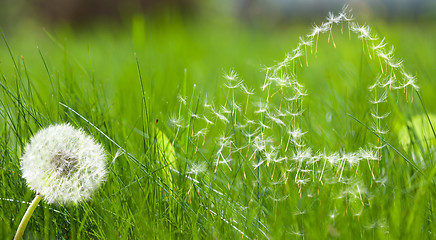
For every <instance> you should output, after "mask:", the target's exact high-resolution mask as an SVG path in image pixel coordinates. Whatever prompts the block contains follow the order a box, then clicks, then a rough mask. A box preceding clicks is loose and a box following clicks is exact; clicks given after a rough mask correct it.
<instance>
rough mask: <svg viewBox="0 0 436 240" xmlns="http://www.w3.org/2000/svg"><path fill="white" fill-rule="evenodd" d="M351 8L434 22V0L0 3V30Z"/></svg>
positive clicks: (305, 16)
mask: <svg viewBox="0 0 436 240" xmlns="http://www.w3.org/2000/svg"><path fill="white" fill-rule="evenodd" d="M344 4H348V5H349V6H350V7H351V8H353V9H359V15H361V16H366V17H377V18H382V19H386V20H407V21H434V20H435V19H436V14H435V13H436V1H433V0H351V1H347V0H268V1H267V0H222V1H211V0H206V1H202V0H123V1H121V0H1V1H0V25H1V26H2V27H3V28H6V29H13V28H14V27H15V26H17V25H18V24H22V23H25V22H28V21H38V22H42V23H43V24H44V25H47V26H53V25H57V24H63V23H69V24H72V25H74V26H76V27H86V26H89V25H90V24H93V23H96V22H106V23H108V21H109V22H111V23H120V22H123V21H126V20H128V19H129V18H130V16H132V15H135V14H138V13H144V14H146V15H148V16H160V15H162V14H165V13H168V12H172V13H173V14H177V15H180V16H183V17H184V18H189V19H199V18H200V19H201V18H215V19H221V21H225V20H226V18H235V19H238V20H240V21H244V22H247V23H252V24H263V25H265V24H267V25H272V26H277V25H280V24H284V23H291V22H293V21H296V20H309V21H313V20H314V18H316V17H324V16H325V15H326V12H328V11H330V10H332V9H338V8H339V9H340V8H341V7H342V6H343V5H344Z"/></svg>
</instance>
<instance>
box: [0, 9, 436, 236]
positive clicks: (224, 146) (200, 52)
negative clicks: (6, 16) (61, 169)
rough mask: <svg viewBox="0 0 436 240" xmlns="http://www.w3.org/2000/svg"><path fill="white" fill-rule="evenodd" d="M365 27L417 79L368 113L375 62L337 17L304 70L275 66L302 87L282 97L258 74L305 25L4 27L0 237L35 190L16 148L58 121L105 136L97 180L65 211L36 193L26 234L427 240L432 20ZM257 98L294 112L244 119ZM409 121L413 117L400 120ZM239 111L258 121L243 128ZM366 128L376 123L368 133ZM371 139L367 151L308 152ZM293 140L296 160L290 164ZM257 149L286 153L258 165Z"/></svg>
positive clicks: (430, 225)
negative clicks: (371, 153)
mask: <svg viewBox="0 0 436 240" xmlns="http://www.w3.org/2000/svg"><path fill="white" fill-rule="evenodd" d="M357 22H359V20H358V19H357ZM317 24H319V22H317ZM369 25H370V26H371V27H372V28H373V30H374V32H376V33H377V34H378V35H379V36H380V37H381V38H383V37H385V39H386V41H387V42H388V44H389V45H394V46H395V47H396V51H395V57H396V58H401V59H403V60H404V63H403V65H404V68H405V69H406V70H407V72H410V73H412V74H413V75H415V76H416V77H417V79H418V82H417V84H418V85H419V86H420V90H419V96H420V97H419V96H418V95H417V94H418V93H416V92H414V91H412V90H410V89H409V90H406V91H403V90H393V91H391V90H390V89H389V91H388V90H387V89H388V88H389V87H387V88H385V89H386V91H388V92H389V94H388V96H387V98H388V100H387V103H382V104H380V106H379V107H380V109H379V110H380V111H382V110H383V111H384V112H390V116H389V117H388V118H386V120H383V121H379V122H377V121H374V120H373V119H372V117H371V111H372V110H373V106H372V105H371V104H370V103H369V101H368V100H369V99H370V98H372V97H373V95H372V94H377V96H378V97H380V96H381V94H382V93H381V92H378V93H374V92H371V91H370V90H369V89H368V87H369V86H370V85H372V84H373V83H374V79H375V77H376V76H377V75H378V74H380V66H379V65H380V64H379V62H378V61H376V60H374V59H375V56H374V55H373V56H372V58H370V57H369V56H368V51H367V46H366V45H362V42H361V40H360V39H358V38H357V37H356V35H351V37H350V38H349V37H348V33H347V31H346V26H344V29H345V31H344V33H343V34H342V33H341V29H340V28H341V27H340V26H337V27H335V28H334V31H333V35H334V41H335V44H336V48H335V47H334V46H333V44H332V42H331V40H330V41H328V39H327V38H328V33H327V34H324V35H322V36H320V37H319V42H318V48H317V53H316V55H315V54H309V55H308V56H307V58H308V66H306V63H305V56H304V57H302V61H301V62H298V61H297V62H296V64H295V66H294V65H291V66H288V67H287V68H286V69H284V70H283V71H282V72H281V73H288V74H292V73H293V74H296V76H298V82H299V83H300V84H303V85H304V89H305V90H306V92H307V93H308V96H305V97H304V101H303V100H301V99H299V100H297V101H295V102H293V103H292V104H289V105H288V103H287V102H286V101H284V99H285V98H287V97H290V96H292V94H293V93H292V92H287V91H292V89H287V88H283V87H277V86H274V84H272V85H271V86H270V87H267V88H266V90H265V91H261V89H260V88H261V86H262V85H263V84H264V80H265V71H264V70H265V68H266V66H273V65H275V64H277V63H278V62H280V61H282V60H283V58H284V56H285V54H286V53H288V52H292V50H293V49H295V48H296V46H297V44H298V41H299V36H305V35H307V34H309V33H310V32H311V26H312V25H311V23H310V24H303V23H300V24H298V25H291V26H289V27H286V28H273V29H265V28H256V27H253V26H247V25H243V24H238V23H234V22H227V23H217V22H215V21H208V20H205V21H202V22H201V23H194V22H189V21H183V20H181V19H178V18H165V17H164V18H162V19H161V20H159V21H157V20H149V19H144V18H142V17H140V16H137V17H134V18H133V20H132V22H131V25H129V24H125V25H122V26H117V27H115V28H109V26H104V25H96V26H95V27H91V29H88V30H81V31H77V30H74V29H70V28H69V27H68V26H62V27H59V28H57V29H52V30H48V31H43V30H40V29H38V30H30V29H27V30H26V31H25V32H23V33H4V35H5V39H4V40H5V41H2V42H1V44H0V46H1V47H0V74H1V79H0V85H1V90H0V126H1V131H0V134H1V138H0V154H1V159H0V160H1V162H0V166H1V167H0V174H1V178H0V179H1V180H0V181H1V184H2V188H0V238H5V239H8V238H9V239H10V238H12V236H13V235H14V233H15V230H16V228H17V227H18V224H19V221H20V219H21V217H22V216H23V214H24V212H25V211H26V209H27V207H28V204H27V202H31V200H32V199H33V197H34V193H33V192H32V191H31V190H29V189H28V187H27V186H26V184H25V180H24V179H22V178H21V172H20V156H21V155H22V152H23V146H24V145H25V144H26V142H27V141H28V139H29V138H30V136H31V135H32V134H33V133H35V132H36V131H37V130H38V129H41V128H42V127H45V126H48V125H50V124H53V123H60V122H70V123H72V124H73V125H75V126H79V127H81V128H83V129H84V130H85V131H86V132H88V133H89V134H91V135H93V136H94V137H95V138H96V139H97V140H98V141H99V142H101V143H102V144H103V145H104V146H105V148H106V150H107V155H108V168H109V175H108V179H107V181H106V182H105V183H104V184H103V186H102V188H101V189H100V190H99V191H98V192H97V193H96V194H95V195H94V197H93V199H92V200H90V201H87V202H83V203H81V204H79V205H77V206H59V205H48V204H47V203H45V202H44V201H42V202H41V204H40V206H39V207H38V208H37V209H36V210H35V213H34V215H33V216H32V218H31V220H30V222H29V225H28V227H27V229H26V232H25V237H27V238H37V239H42V238H58V239H116V238H117V239H118V238H120V239H132V238H137V239H147V238H207V239H210V238H217V239H234V238H237V239H240V238H245V237H248V238H251V239H262V238H278V239H283V238H286V239H289V238H290V239H293V238H304V239H326V238H340V239H360V238H361V239H384V238H386V239H399V238H404V239H420V238H422V239H431V238H434V237H435V234H436V224H435V220H434V210H435V205H434V199H435V196H436V191H435V182H434V179H435V174H436V167H434V166H435V145H434V138H435V136H434V134H433V132H431V131H430V129H431V127H428V126H430V124H429V121H428V119H427V116H431V114H432V113H433V114H434V113H435V112H436V105H434V104H433V103H434V102H436V97H435V95H434V91H435V87H434V76H435V73H436V72H435V71H436V69H435V66H436V56H435V55H434V53H435V52H436V45H435V44H434V43H433V41H432V39H434V37H436V32H435V28H434V24H431V23H427V24H421V25H416V24H407V23H384V22H378V21H374V22H370V23H369ZM114 29H115V30H114ZM313 50H314V49H313ZM370 52H371V51H370ZM300 63H301V66H302V67H301V66H299V65H300ZM232 69H233V70H234V71H235V72H237V73H238V77H239V78H240V79H243V80H244V84H245V86H246V87H247V88H248V89H252V90H253V91H254V92H255V94H253V95H250V96H249V97H248V98H247V94H244V93H243V92H242V91H238V90H237V89H229V88H227V87H226V85H225V84H227V85H229V84H236V83H237V82H234V83H231V82H230V83H229V81H228V80H226V79H225V78H224V77H223V76H224V75H225V74H229V73H230V72H231V71H232ZM420 98H421V99H422V101H420ZM267 99H268V102H269V106H270V110H271V112H273V109H274V108H276V109H286V108H287V109H289V110H292V111H295V112H298V111H302V110H303V109H304V112H303V113H302V114H301V115H299V116H297V117H295V118H288V117H282V118H281V119H282V121H284V125H280V124H278V123H275V122H274V121H273V120H272V119H271V118H269V117H268V116H267V115H266V113H256V111H258V108H259V107H258V103H259V102H262V103H265V102H266V101H267ZM206 102H207V103H208V104H210V105H213V106H214V107H213V108H211V107H207V106H205V103H206ZM235 104H236V105H235ZM238 107H239V108H240V110H238V109H237V108H238ZM424 107H425V109H426V110H424ZM214 111H215V112H217V113H219V114H222V115H223V116H224V118H225V119H226V120H220V117H219V116H218V115H217V114H215V113H214ZM197 116H198V117H200V118H197ZM415 116H421V118H420V119H421V123H422V125H416V124H411V123H413V122H415V121H417V120H415V119H416V117H415ZM204 117H206V118H207V119H208V120H210V121H212V122H213V125H212V124H211V123H207V121H205V120H204ZM247 119H250V120H255V121H257V123H256V124H250V123H249V124H248V125H247V127H243V125H244V124H245V123H247ZM355 119H357V120H358V121H356V120H355ZM412 119H413V121H412ZM373 124H375V125H377V124H378V125H380V127H383V128H387V129H390V131H389V132H388V133H386V134H384V135H383V136H381V137H383V139H380V138H379V137H377V136H376V135H375V134H374V132H373V130H371V129H372V128H371V127H372V126H373ZM432 124H433V125H434V124H436V123H435V122H432ZM415 125H416V126H418V127H416V126H415ZM424 125H425V126H426V127H423V126H424ZM405 126H408V128H407V130H404V127H405ZM367 127H369V128H367ZM402 127H403V128H402ZM297 128H301V129H302V130H303V132H307V133H306V134H305V135H303V137H302V141H304V143H305V147H298V145H297V144H293V143H292V142H291V143H289V136H288V134H287V132H286V131H287V130H296V129H297ZM400 128H401V129H403V130H401V131H400V130H398V129H400ZM202 129H203V130H204V131H207V134H205V135H202V133H203V132H202V131H201V130H202ZM423 129H425V131H426V132H424V133H423V132H422V131H423ZM404 131H406V132H407V133H406V134H405V133H404ZM399 132H402V133H401V136H400V137H399ZM251 134H253V135H251ZM256 136H257V137H258V138H257V140H256ZM400 138H401V139H400ZM403 138H408V141H403ZM383 142H385V143H388V145H387V146H386V147H385V148H383V149H382V150H380V151H377V153H376V155H377V157H378V159H379V160H378V161H366V160H362V161H359V162H358V163H357V164H355V165H350V164H349V163H348V162H346V160H340V161H339V162H338V163H336V165H331V164H330V163H329V162H328V161H325V160H322V157H320V160H319V161H318V162H316V161H312V162H311V161H309V160H316V157H317V156H320V154H324V155H327V156H333V154H334V153H337V154H338V155H337V156H338V157H337V158H339V159H340V158H341V157H343V156H344V155H345V154H350V153H353V152H356V151H359V149H360V148H363V149H366V150H367V149H368V148H369V144H370V143H373V144H375V145H378V144H383ZM402 142H408V144H402ZM297 143H298V142H297ZM300 143H301V142H300ZM307 148H310V149H311V151H312V154H311V155H310V156H309V158H310V159H309V158H307V159H305V158H304V157H302V158H300V160H301V159H302V160H301V161H298V157H296V156H297V154H298V153H299V152H300V154H301V153H302V152H304V150H305V149H307ZM219 153H221V154H219ZM269 154H272V155H274V154H276V155H277V157H276V159H277V158H279V157H287V159H286V160H282V161H281V162H273V161H267V160H268V155H269ZM293 158H295V159H296V160H293ZM224 159H225V160H226V161H223V160H224ZM344 159H345V158H344ZM217 161H219V163H218V164H217ZM262 161H265V162H263V164H260V163H262ZM257 165H259V166H257ZM303 170H304V171H303Z"/></svg>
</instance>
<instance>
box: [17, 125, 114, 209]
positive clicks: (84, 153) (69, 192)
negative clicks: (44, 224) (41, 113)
mask: <svg viewBox="0 0 436 240" xmlns="http://www.w3.org/2000/svg"><path fill="white" fill-rule="evenodd" d="M21 170H22V173H23V178H24V179H26V182H27V185H28V186H29V187H30V188H31V189H32V190H34V191H35V192H37V193H40V194H41V195H42V196H43V198H44V199H45V200H46V201H47V202H48V203H63V204H68V203H73V204H76V203H77V202H79V201H82V200H86V199H89V198H90V196H91V195H92V193H93V192H94V191H95V190H96V189H97V188H98V187H99V186H100V184H101V183H102V182H103V181H104V179H105V177H106V174H107V171H106V156H105V154H104V150H103V147H102V146H101V145H100V144H98V143H96V142H95V140H94V139H93V138H92V137H90V136H88V135H86V134H85V133H84V132H83V131H82V130H80V129H75V128H74V127H72V126H71V125H70V124H58V125H52V126H49V127H47V128H45V129H42V130H40V131H39V132H38V133H36V134H35V135H34V136H33V137H31V139H30V141H29V143H28V144H27V145H26V147H25V148H24V154H23V156H22V162H21Z"/></svg>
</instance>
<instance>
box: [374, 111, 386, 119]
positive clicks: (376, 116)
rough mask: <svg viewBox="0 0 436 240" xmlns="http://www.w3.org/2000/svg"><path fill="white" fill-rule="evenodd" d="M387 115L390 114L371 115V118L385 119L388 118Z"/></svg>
mask: <svg viewBox="0 0 436 240" xmlns="http://www.w3.org/2000/svg"><path fill="white" fill-rule="evenodd" d="M389 114H390V112H387V113H385V114H383V115H377V114H374V113H371V116H372V117H373V118H375V119H385V118H387V117H388V116H389Z"/></svg>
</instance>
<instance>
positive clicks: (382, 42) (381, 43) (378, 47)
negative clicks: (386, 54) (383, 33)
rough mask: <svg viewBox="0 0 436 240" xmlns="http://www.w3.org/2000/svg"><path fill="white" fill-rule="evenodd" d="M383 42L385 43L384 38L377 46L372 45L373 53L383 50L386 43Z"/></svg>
mask: <svg viewBox="0 0 436 240" xmlns="http://www.w3.org/2000/svg"><path fill="white" fill-rule="evenodd" d="M384 41H385V38H383V39H382V40H381V41H380V43H379V44H378V45H377V46H374V45H372V50H374V51H375V50H378V49H383V48H384V47H385V46H386V43H385V42H384Z"/></svg>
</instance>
